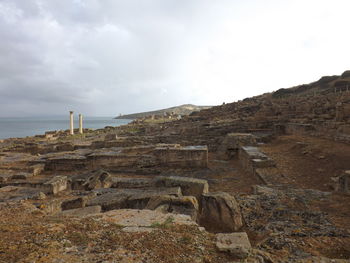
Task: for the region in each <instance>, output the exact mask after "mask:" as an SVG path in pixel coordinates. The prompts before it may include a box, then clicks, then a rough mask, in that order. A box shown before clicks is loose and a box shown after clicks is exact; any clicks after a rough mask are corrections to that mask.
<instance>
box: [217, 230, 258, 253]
mask: <svg viewBox="0 0 350 263" xmlns="http://www.w3.org/2000/svg"><path fill="white" fill-rule="evenodd" d="M216 247H217V248H218V250H219V251H222V252H229V253H230V254H232V256H234V257H236V258H239V259H244V258H247V257H248V256H249V253H250V251H251V248H252V247H251V245H250V242H249V238H248V236H247V233H245V232H240V233H229V234H223V233H219V234H217V235H216Z"/></svg>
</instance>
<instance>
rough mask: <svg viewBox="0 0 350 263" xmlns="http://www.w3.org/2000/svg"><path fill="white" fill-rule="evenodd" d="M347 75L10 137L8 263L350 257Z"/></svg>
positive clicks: (1, 166) (3, 179)
mask: <svg viewBox="0 0 350 263" xmlns="http://www.w3.org/2000/svg"><path fill="white" fill-rule="evenodd" d="M349 76H350V75H349V74H348V73H347V72H345V73H344V74H343V75H342V76H332V77H324V78H321V79H320V80H319V81H317V82H314V83H311V84H309V85H302V86H298V87H295V88H292V89H290V90H279V91H277V92H275V93H272V94H264V95H262V96H258V97H254V98H250V99H247V100H244V101H240V102H237V103H232V104H226V105H222V106H219V107H213V108H212V109H208V110H204V111H201V112H199V113H194V114H192V115H191V116H188V117H184V118H183V119H181V120H177V119H174V120H167V121H164V122H160V123H154V122H148V121H147V120H145V121H140V120H137V121H135V122H133V123H131V124H129V125H126V126H122V127H116V128H114V127H106V128H105V129H100V130H95V131H91V130H85V131H84V135H73V136H70V135H68V133H67V132H66V131H60V132H47V133H46V134H45V135H44V136H35V137H28V138H23V139H7V140H3V141H1V142H0V211H1V213H0V218H1V219H0V262H259V263H263V262H266V263H267V262H350V206H349V204H350V195H349V191H350V189H349V172H347V171H348V170H350V167H349V159H350V144H349V141H350V140H349V138H350V129H349V127H350V118H349V116H350V115H349V113H350V112H349V111H348V110H349V109H350V108H349V105H350V104H349V103H350V100H349V98H350V97H349V96H350V95H349V94H350V93H349V89H348V86H347V84H346V83H348V82H349ZM344 83H345V84H344Z"/></svg>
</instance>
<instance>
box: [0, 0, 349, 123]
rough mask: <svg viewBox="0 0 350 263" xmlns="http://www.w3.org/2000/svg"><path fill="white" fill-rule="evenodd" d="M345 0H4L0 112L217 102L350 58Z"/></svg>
mask: <svg viewBox="0 0 350 263" xmlns="http://www.w3.org/2000/svg"><path fill="white" fill-rule="evenodd" d="M349 10H350V1H349V0H329V1H324V0H0V116H36V115H63V114H66V112H67V111H68V110H71V109H72V110H75V111H76V112H81V113H83V114H85V115H90V116H114V115H117V114H119V113H132V112H138V111H146V110H152V109H159V108H163V107H170V106H174V105H180V104H185V103H193V104H198V105H217V104H221V103H222V102H232V101H236V100H239V99H243V98H245V97H248V96H252V95H258V94H261V93H264V92H268V91H273V90H277V89H279V88H286V87H290V86H293V85H297V84H302V83H308V82H311V81H314V80H317V79H319V78H320V77H321V76H323V75H334V74H338V75H339V74H341V73H342V72H343V71H345V70H346V69H350V65H349V64H350V34H349V26H350V16H349Z"/></svg>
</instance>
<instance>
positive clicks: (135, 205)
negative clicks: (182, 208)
mask: <svg viewBox="0 0 350 263" xmlns="http://www.w3.org/2000/svg"><path fill="white" fill-rule="evenodd" d="M95 192H96V193H97V196H96V197H94V198H92V199H91V200H89V201H88V202H87V206H92V205H100V206H101V207H102V210H103V211H108V210H113V209H122V208H131V209H144V208H145V207H146V206H147V204H148V202H149V200H150V199H151V198H154V197H160V196H163V195H171V196H176V197H179V196H182V193H181V189H180V187H173V188H154V189H98V190H96V191H95Z"/></svg>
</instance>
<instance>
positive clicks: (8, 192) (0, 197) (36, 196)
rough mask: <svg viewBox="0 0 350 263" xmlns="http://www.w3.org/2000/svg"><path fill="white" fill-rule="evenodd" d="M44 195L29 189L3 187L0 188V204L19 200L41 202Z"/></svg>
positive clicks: (39, 191)
mask: <svg viewBox="0 0 350 263" xmlns="http://www.w3.org/2000/svg"><path fill="white" fill-rule="evenodd" d="M45 198H46V195H45V194H44V193H43V192H42V191H41V190H40V189H35V188H30V187H19V186H5V187H1V188H0V202H6V201H19V200H28V199H32V200H42V199H45Z"/></svg>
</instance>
